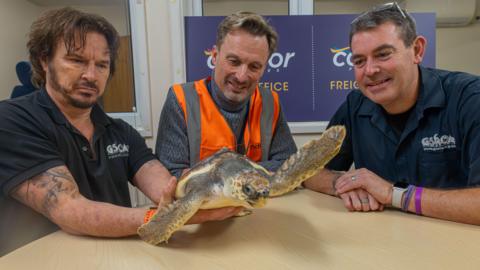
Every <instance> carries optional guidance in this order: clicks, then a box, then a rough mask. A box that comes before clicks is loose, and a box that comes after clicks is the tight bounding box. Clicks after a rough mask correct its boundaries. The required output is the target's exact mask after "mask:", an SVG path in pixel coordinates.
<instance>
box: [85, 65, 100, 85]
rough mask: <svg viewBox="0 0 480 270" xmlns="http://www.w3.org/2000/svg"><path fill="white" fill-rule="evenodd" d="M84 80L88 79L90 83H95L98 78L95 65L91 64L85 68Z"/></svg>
mask: <svg viewBox="0 0 480 270" xmlns="http://www.w3.org/2000/svg"><path fill="white" fill-rule="evenodd" d="M82 78H85V79H87V80H88V81H95V80H96V78H97V68H96V66H95V63H89V64H87V65H86V66H85V67H84V70H83V73H82Z"/></svg>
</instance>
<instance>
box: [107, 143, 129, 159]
mask: <svg viewBox="0 0 480 270" xmlns="http://www.w3.org/2000/svg"><path fill="white" fill-rule="evenodd" d="M128 149H129V146H128V145H126V144H122V143H118V144H117V143H112V144H110V145H108V146H107V149H106V150H107V155H108V158H109V159H113V158H119V157H128Z"/></svg>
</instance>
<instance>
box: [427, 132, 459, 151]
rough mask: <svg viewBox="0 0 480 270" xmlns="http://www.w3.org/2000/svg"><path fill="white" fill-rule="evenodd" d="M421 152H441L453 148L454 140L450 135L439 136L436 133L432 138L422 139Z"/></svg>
mask: <svg viewBox="0 0 480 270" xmlns="http://www.w3.org/2000/svg"><path fill="white" fill-rule="evenodd" d="M422 146H423V151H441V150H444V149H450V148H455V147H456V144H455V138H454V137H453V136H451V135H442V136H439V135H438V134H437V133H435V135H433V136H432V137H425V138H423V139H422Z"/></svg>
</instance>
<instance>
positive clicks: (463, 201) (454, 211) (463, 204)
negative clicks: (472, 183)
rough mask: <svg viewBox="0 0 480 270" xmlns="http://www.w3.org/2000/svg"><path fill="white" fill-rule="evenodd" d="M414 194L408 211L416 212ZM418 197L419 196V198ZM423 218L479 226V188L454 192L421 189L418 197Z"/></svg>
mask: <svg viewBox="0 0 480 270" xmlns="http://www.w3.org/2000/svg"><path fill="white" fill-rule="evenodd" d="M415 195H416V194H415V193H414V194H413V195H412V197H411V199H410V202H409V206H408V211H409V212H413V213H415V212H416V201H417V202H418V200H416V199H415ZM419 197H420V196H419ZM420 202H421V213H422V215H424V216H429V217H434V218H440V219H445V220H451V221H456V222H461V223H468V224H475V225H480V214H479V213H480V212H479V211H480V188H466V189H456V190H439V189H425V188H424V189H423V192H422V193H421V197H420Z"/></svg>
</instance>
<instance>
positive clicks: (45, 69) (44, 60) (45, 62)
mask: <svg viewBox="0 0 480 270" xmlns="http://www.w3.org/2000/svg"><path fill="white" fill-rule="evenodd" d="M40 64H42V69H43V71H44V72H45V73H47V70H48V63H47V57H46V56H43V57H41V59H40Z"/></svg>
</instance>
